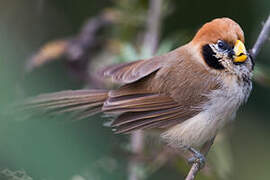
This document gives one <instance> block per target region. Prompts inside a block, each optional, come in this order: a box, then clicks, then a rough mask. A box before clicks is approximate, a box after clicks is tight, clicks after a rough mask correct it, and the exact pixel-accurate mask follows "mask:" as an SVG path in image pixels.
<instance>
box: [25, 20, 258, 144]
mask: <svg viewBox="0 0 270 180" xmlns="http://www.w3.org/2000/svg"><path fill="white" fill-rule="evenodd" d="M253 66H254V63H253V61H252V59H251V58H250V57H249V55H248V53H247V51H246V49H245V46H244V33H243V31H242V29H241V27H240V26H239V25H238V24H237V23H236V22H235V21H233V20H231V19H229V18H218V19H214V20H212V21H211V22H208V23H206V24H204V25H203V26H202V27H201V28H200V29H199V31H198V32H197V33H196V35H195V37H194V38H193V39H192V40H191V41H190V42H189V43H187V44H185V45H183V46H181V47H179V48H177V49H175V50H173V51H171V52H168V53H166V54H164V55H161V56H155V57H153V58H150V59H147V60H138V61H134V62H129V63H124V64H120V65H113V66H110V67H108V68H105V69H104V70H103V71H102V74H103V75H104V76H105V77H111V78H112V80H113V81H115V82H117V83H121V84H123V85H122V86H121V87H120V88H118V89H116V90H69V91H62V92H57V93H53V94H45V95H40V96H38V97H36V98H34V99H31V100H29V101H27V103H26V105H27V106H29V107H30V108H42V109H44V110H48V111H59V112H77V115H78V116H80V117H88V116H91V115H93V114H95V113H99V112H102V113H106V114H113V115H115V116H116V118H115V120H114V121H113V122H112V124H111V126H112V127H113V129H115V132H116V133H130V132H132V131H135V130H138V129H152V128H156V129H160V130H161V137H162V139H164V140H165V141H167V142H168V144H170V145H172V146H174V147H177V148H189V147H199V146H201V145H203V144H204V143H206V142H208V141H210V140H211V139H212V138H213V137H215V136H216V134H217V133H218V132H219V130H220V129H221V128H223V127H224V125H225V124H226V123H227V122H229V121H231V120H232V119H233V118H234V117H235V114H236V112H237V110H238V108H239V106H240V105H241V104H243V103H244V102H246V101H247V99H248V97H249V95H250V92H251V89H252V82H251V76H252V70H253Z"/></svg>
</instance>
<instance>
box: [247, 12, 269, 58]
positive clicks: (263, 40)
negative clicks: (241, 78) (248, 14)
mask: <svg viewBox="0 0 270 180" xmlns="http://www.w3.org/2000/svg"><path fill="white" fill-rule="evenodd" d="M269 35H270V15H269V16H268V19H267V20H266V22H265V23H264V26H263V28H262V30H261V33H260V35H259V37H258V38H257V41H256V43H255V44H254V46H253V48H252V49H251V50H250V55H251V57H252V58H253V60H255V58H256V57H257V55H258V54H259V52H260V50H261V49H262V47H263V45H264V43H266V41H267V40H268V39H269Z"/></svg>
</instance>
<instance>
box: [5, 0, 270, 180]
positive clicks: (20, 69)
mask: <svg viewBox="0 0 270 180" xmlns="http://www.w3.org/2000/svg"><path fill="white" fill-rule="evenodd" d="M124 1H126V2H127V3H134V4H137V7H136V8H137V9H138V16H140V15H141V14H139V13H140V11H139V9H140V8H141V9H142V11H143V10H145V9H147V7H148V1H146V0H145V1H142V0H120V1H116V0H115V1H114V0H99V1H93V0H92V1H89V0H80V1H74V0H9V1H4V0H0V2H1V6H0V91H1V93H0V108H1V109H2V110H3V111H4V112H3V113H1V116H0V168H1V169H6V168H7V169H9V170H10V171H17V170H24V171H25V172H26V173H27V174H28V175H29V176H30V177H32V178H33V179H35V180H60V179H63V180H69V179H70V180H71V179H72V180H81V179H82V180H83V179H87V180H88V179H89V180H92V179H93V180H105V179H106V180H107V179H111V180H113V179H115V180H119V179H127V172H126V169H127V168H126V167H127V161H128V158H127V156H126V154H125V151H128V150H127V149H128V148H127V146H128V138H129V137H128V136H119V135H113V133H112V131H111V129H110V128H106V127H104V126H102V124H103V123H104V121H105V120H104V118H103V119H102V118H99V117H98V116H96V117H91V118H89V119H88V120H82V121H79V122H71V121H65V119H66V117H65V116H60V117H58V118H53V119H52V118H51V117H35V118H29V119H27V120H23V121H22V120H20V117H10V116H9V115H6V114H10V113H11V114H13V115H15V116H16V112H15V110H13V109H10V108H8V106H9V104H11V103H12V102H14V101H17V100H20V99H23V98H25V97H29V96H33V95H36V94H40V93H44V92H54V91H58V90H64V89H79V88H83V87H85V82H84V81H81V80H78V79H77V78H76V77H73V75H72V74H71V73H70V72H69V68H68V66H67V63H66V62H65V58H58V59H57V60H55V61H54V62H51V63H48V64H45V65H44V66H42V67H39V68H36V69H34V70H33V71H31V72H28V73H27V72H26V71H25V64H26V61H27V60H28V59H29V58H30V57H31V56H32V55H33V54H34V53H36V52H37V51H38V49H39V48H40V47H42V46H43V44H45V43H46V42H49V41H52V40H55V39H61V38H66V37H71V36H74V35H75V34H76V33H78V32H79V30H80V28H81V26H82V25H83V24H84V22H85V21H86V20H87V19H88V18H90V17H92V16H95V15H97V14H99V13H100V12H101V11H102V10H103V9H104V8H115V7H117V4H119V3H121V2H124ZM164 1H166V0H164ZM166 2H167V3H168V2H169V6H170V7H169V9H170V11H168V14H167V15H166V16H165V18H164V19H163V22H162V29H161V42H162V41H163V40H168V41H173V44H174V45H173V46H179V45H182V44H183V43H185V42H187V41H189V40H190V39H191V37H192V36H193V35H194V34H195V32H196V30H197V29H198V28H200V26H201V25H202V24H204V23H205V22H207V21H209V20H211V19H213V18H216V17H224V16H226V17H230V18H232V19H234V20H235V21H237V22H238V23H239V24H240V25H241V27H242V28H243V30H244V32H245V36H246V47H247V48H251V47H252V45H253V44H254V42H255V40H256V38H257V36H258V33H259V32H260V30H261V27H262V22H263V21H264V20H265V19H266V18H267V16H268V15H269V12H270V1H269V0H257V1H254V0H245V1H241V0H240V1H235V0H227V1H216V0H215V1H214V0H210V1H200V0H191V1H187V0H186V1H184V0H183V1H178V0H171V1H166ZM134 11H135V12H133V14H132V16H134V14H135V16H136V10H134ZM128 20H129V17H127V20H126V21H127V23H128ZM130 21H132V18H131V17H130ZM130 23H131V24H132V23H133V21H132V22H130ZM117 26H119V27H117ZM117 26H116V27H115V26H114V27H113V28H114V29H112V32H110V33H108V34H110V36H113V37H114V39H116V38H117V37H119V39H121V42H127V43H128V42H131V43H134V41H135V40H134V37H133V36H132V35H133V34H137V33H138V32H141V31H142V29H143V28H142V27H141V26H139V25H138V26H137V25H136V24H135V25H134V27H133V26H131V27H128V28H127V30H130V31H132V33H130V34H128V33H127V32H125V33H123V32H124V31H123V29H124V28H123V29H122V31H119V29H121V28H122V27H120V26H125V24H123V23H122V24H121V23H120V24H118V25H117ZM138 27H139V28H138ZM117 29H118V30H117ZM105 33H106V32H105ZM269 50H270V43H268V44H266V45H265V46H264V47H263V49H262V51H261V53H260V54H259V56H258V58H257V62H258V64H259V66H260V67H262V68H263V69H265V72H266V73H265V76H266V77H267V70H268V69H269V67H270V60H269V56H270V51H269ZM134 60H135V59H134ZM91 61H95V58H93V59H91ZM92 68H95V67H92ZM258 71H259V72H260V71H261V69H259V70H258ZM269 85H270V84H269V83H268V82H267V81H266V82H263V83H257V82H255V84H254V90H253V92H252V95H251V97H250V99H249V101H248V103H247V105H245V107H244V108H241V110H240V112H239V113H238V116H237V118H236V121H235V123H234V125H233V128H231V129H230V130H229V132H230V133H227V134H229V135H228V136H225V138H224V137H223V138H221V139H225V140H220V141H219V140H218V142H217V144H215V146H214V148H213V151H211V152H210V154H209V159H210V161H211V162H213V163H212V164H213V165H212V168H211V171H210V175H201V176H200V177H199V178H198V179H237V180H242V179H243V180H249V179H250V180H253V179H258V180H259V179H262V180H263V179H269V177H270V172H269V168H270V166H269V161H270V141H269V138H270V131H269V130H270V119H269V117H270V111H269V108H270V88H269ZM90 86H91V84H90ZM6 109H8V110H6ZM6 112H8V113H6ZM179 161H181V160H179ZM187 170H188V166H187V165H185V164H184V163H181V162H179V163H173V164H171V163H167V164H165V165H163V166H162V167H161V169H159V170H157V171H155V172H153V173H150V174H147V175H146V178H145V179H157V180H158V179H160V180H161V179H165V178H166V179H181V178H182V179H183V177H184V175H185V174H186V172H187ZM203 174H204V173H203ZM206 174H207V173H206ZM211 174H214V175H211ZM80 178H81V179H80Z"/></svg>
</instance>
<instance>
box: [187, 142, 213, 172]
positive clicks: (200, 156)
mask: <svg viewBox="0 0 270 180" xmlns="http://www.w3.org/2000/svg"><path fill="white" fill-rule="evenodd" d="M214 140H215V137H213V138H212V139H211V140H209V141H207V142H206V143H205V144H204V145H203V146H202V148H201V150H200V152H199V151H197V150H196V149H194V148H192V147H188V150H189V151H190V152H191V153H192V154H193V157H191V158H189V159H188V162H189V163H192V164H193V163H199V167H200V169H202V168H203V167H204V165H205V160H206V159H205V156H206V155H207V153H208V152H209V150H210V148H211V146H212V145H213V143H214Z"/></svg>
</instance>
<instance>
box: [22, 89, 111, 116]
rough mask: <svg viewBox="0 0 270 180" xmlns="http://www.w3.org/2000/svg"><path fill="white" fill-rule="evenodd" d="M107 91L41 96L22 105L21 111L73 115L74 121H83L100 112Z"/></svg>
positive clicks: (78, 91) (66, 92)
mask: <svg viewBox="0 0 270 180" xmlns="http://www.w3.org/2000/svg"><path fill="white" fill-rule="evenodd" d="M107 97H108V90H68V91H60V92H56V93H50V94H42V95H39V96H37V97H34V98H30V99H28V100H26V101H25V102H24V103H23V107H22V109H23V110H26V111H29V112H30V113H34V114H35V113H37V112H38V113H46V114H61V113H65V112H71V113H75V115H76V117H75V118H76V119H84V118H87V117H89V116H92V115H94V114H96V113H99V112H101V111H102V106H103V103H104V101H106V99H107Z"/></svg>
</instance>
